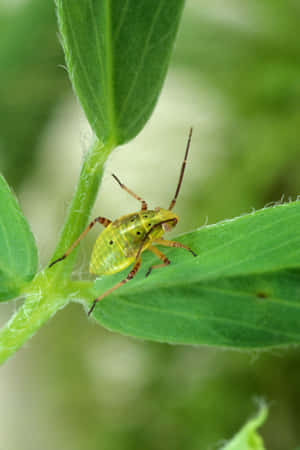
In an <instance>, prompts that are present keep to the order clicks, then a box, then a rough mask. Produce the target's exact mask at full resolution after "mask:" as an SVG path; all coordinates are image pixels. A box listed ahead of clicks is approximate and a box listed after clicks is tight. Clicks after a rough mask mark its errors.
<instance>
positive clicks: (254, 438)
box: [221, 406, 268, 450]
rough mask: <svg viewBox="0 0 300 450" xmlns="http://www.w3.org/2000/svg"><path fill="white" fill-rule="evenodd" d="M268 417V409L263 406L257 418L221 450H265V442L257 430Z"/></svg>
mask: <svg viewBox="0 0 300 450" xmlns="http://www.w3.org/2000/svg"><path fill="white" fill-rule="evenodd" d="M267 415H268V409H267V407H266V406H262V407H261V409H260V411H259V412H258V414H257V415H256V417H254V418H253V419H251V420H249V421H248V422H247V423H246V425H244V426H243V428H242V429H241V430H240V431H239V432H238V433H237V434H236V435H235V436H234V438H233V439H232V440H231V441H230V442H228V444H226V445H225V446H224V447H222V449H221V450H265V446H264V443H263V440H262V438H261V437H260V436H259V434H258V433H257V431H256V430H257V428H259V427H260V426H261V425H262V424H263V423H264V422H265V420H266V418H267Z"/></svg>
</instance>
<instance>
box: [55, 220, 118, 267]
mask: <svg viewBox="0 0 300 450" xmlns="http://www.w3.org/2000/svg"><path fill="white" fill-rule="evenodd" d="M97 222H98V223H101V224H102V225H104V226H105V227H108V225H109V224H111V220H109V219H106V218H105V217H96V219H94V220H93V221H92V222H91V223H90V224H89V225H88V226H87V227H86V229H85V230H84V231H83V232H82V233H81V235H80V236H79V238H77V239H76V241H75V242H73V244H72V245H71V247H69V248H68V250H67V251H66V253H64V254H63V256H61V257H60V258H58V259H56V260H55V261H52V263H51V264H49V267H52V266H54V264H56V263H57V262H59V261H62V260H63V259H65V258H66V257H67V256H68V255H69V254H70V253H71V251H72V250H74V248H75V247H76V246H77V245H78V244H79V242H80V241H81V239H82V238H84V236H85V235H86V234H87V233H88V232H89V231H90V230H91V229H92V228H93V226H94V225H95V224H96V223H97Z"/></svg>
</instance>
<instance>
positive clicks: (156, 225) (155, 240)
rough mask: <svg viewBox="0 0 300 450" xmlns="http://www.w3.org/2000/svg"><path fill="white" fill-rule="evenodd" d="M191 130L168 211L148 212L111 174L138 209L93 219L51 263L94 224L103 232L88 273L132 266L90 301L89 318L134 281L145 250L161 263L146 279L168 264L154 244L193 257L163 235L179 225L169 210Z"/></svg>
mask: <svg viewBox="0 0 300 450" xmlns="http://www.w3.org/2000/svg"><path fill="white" fill-rule="evenodd" d="M192 131H193V129H192V128H191V129H190V132H189V137H188V141H187V146H186V150H185V155H184V160H183V163H182V166H181V171H180V176H179V180H178V183H177V188H176V192H175V195H174V198H173V199H172V201H171V203H170V206H169V208H168V209H163V208H160V207H158V208H155V209H154V210H150V209H148V206H147V203H146V202H145V200H143V199H142V198H141V197H139V196H138V195H136V194H135V193H134V192H132V191H131V190H130V189H129V188H127V187H126V186H125V185H124V184H123V183H121V181H120V180H119V178H118V177H116V175H114V174H113V175H112V176H113V177H114V179H115V180H116V181H117V183H118V184H119V185H120V187H121V188H122V189H124V190H125V191H126V192H127V193H128V194H129V195H131V196H132V197H134V198H135V199H136V200H138V201H140V202H141V204H142V207H141V210H140V211H138V212H135V213H132V214H128V215H126V216H122V217H120V218H119V219H117V220H115V221H113V222H112V221H111V220H109V219H106V218H105V217H96V219H94V220H93V221H92V222H91V223H90V224H89V225H88V227H87V228H86V229H85V230H84V231H83V232H82V233H81V235H80V236H79V237H78V238H77V239H76V241H75V242H74V243H73V244H72V245H71V247H70V248H69V249H68V250H67V251H66V252H65V254H64V255H63V256H62V257H60V258H58V259H56V260H55V261H53V262H52V263H51V264H50V266H49V267H51V266H53V265H54V264H56V263H57V262H59V261H62V260H64V259H65V258H66V257H67V256H68V255H69V254H70V253H71V251H72V250H73V249H74V248H75V247H76V246H77V245H78V244H79V242H80V241H81V239H82V238H83V237H84V236H85V235H86V234H87V233H88V232H89V231H90V229H91V228H92V227H93V226H94V225H95V224H96V223H101V224H102V225H104V227H105V229H104V230H103V231H102V233H101V234H100V235H99V237H98V238H97V240H96V242H95V245H94V247H93V250H92V256H91V261H90V267H89V271H90V273H92V274H94V275H110V274H114V273H117V272H120V271H121V270H123V269H125V268H126V267H128V266H129V265H130V264H132V263H133V267H132V269H131V270H130V272H129V274H128V275H127V277H126V278H124V279H123V280H122V281H120V282H119V283H117V284H116V285H115V286H113V287H112V288H110V289H108V290H107V291H106V292H104V293H103V294H101V295H100V296H99V297H98V298H96V299H95V300H94V301H93V304H92V306H91V308H90V310H89V312H88V314H89V315H90V314H91V312H92V311H93V309H94V308H95V305H96V303H97V302H99V301H100V300H102V299H103V298H104V297H106V296H107V295H109V294H110V293H111V292H113V291H115V290H116V289H118V288H119V287H121V286H122V285H123V284H125V283H127V281H130V280H132V279H133V278H134V276H135V275H136V273H137V271H138V270H139V268H140V265H141V255H142V253H143V252H144V251H145V250H149V251H151V252H152V253H154V255H156V256H157V257H158V259H160V260H161V261H162V262H161V264H157V265H154V266H151V267H149V269H148V271H147V273H146V276H148V275H150V272H151V271H152V270H153V269H158V268H160V267H164V266H167V265H169V264H170V260H169V259H168V258H167V257H166V256H165V255H164V254H163V253H162V252H161V251H160V250H159V249H158V248H157V247H155V246H154V245H161V246H165V247H177V248H183V249H185V250H188V251H189V252H191V253H192V254H193V255H194V256H196V254H195V253H194V252H193V250H192V249H190V248H189V247H187V246H186V245H183V244H181V243H180V242H176V241H170V240H166V239H164V238H163V235H164V233H166V232H167V231H170V230H171V229H172V228H174V227H175V226H176V224H177V222H178V216H177V215H176V214H174V213H173V212H172V209H173V207H174V206H175V203H176V199H177V197H178V194H179V191H180V187H181V183H182V179H183V174H184V170H185V166H186V161H187V156H188V153H189V148H190V143H191V138H192Z"/></svg>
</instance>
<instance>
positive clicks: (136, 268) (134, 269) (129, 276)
mask: <svg viewBox="0 0 300 450" xmlns="http://www.w3.org/2000/svg"><path fill="white" fill-rule="evenodd" d="M140 265H141V258H138V259H137V260H136V262H135V263H134V266H133V268H132V269H131V271H130V272H129V274H128V275H127V277H126V278H124V280H122V281H119V283H117V284H115V285H114V286H113V287H112V288H110V289H108V290H107V291H106V292H104V294H102V295H100V297H97V298H96V299H95V300H94V301H93V304H92V306H91V308H90V310H89V312H88V316H89V315H90V314H91V312H92V311H93V309H94V308H95V306H96V303H98V302H99V301H100V300H102V299H103V298H104V297H106V296H107V295H109V294H111V293H112V292H113V291H115V290H116V289H118V288H119V287H121V286H122V285H123V284H125V283H127V281H130V280H132V278H133V277H134V276H135V275H136V273H137V271H138V270H139V268H140Z"/></svg>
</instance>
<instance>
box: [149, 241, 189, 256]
mask: <svg viewBox="0 0 300 450" xmlns="http://www.w3.org/2000/svg"><path fill="white" fill-rule="evenodd" d="M153 244H158V245H163V246H164V247H176V248H184V249H185V250H187V251H189V252H190V253H191V254H192V255H193V256H197V255H196V253H195V252H194V251H193V250H192V249H191V248H190V247H188V246H187V245H184V244H181V242H177V241H169V240H167V239H163V238H160V239H154V240H153Z"/></svg>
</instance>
